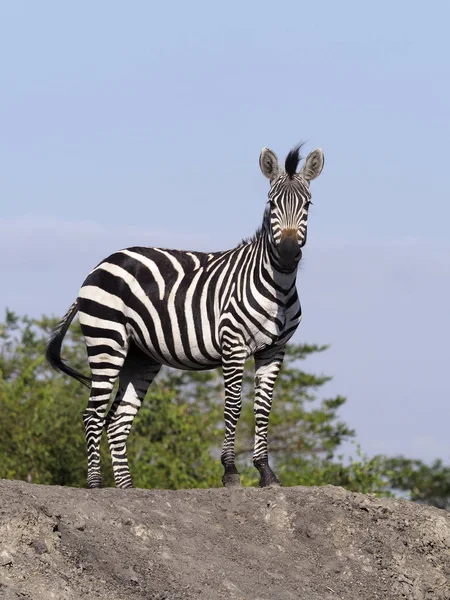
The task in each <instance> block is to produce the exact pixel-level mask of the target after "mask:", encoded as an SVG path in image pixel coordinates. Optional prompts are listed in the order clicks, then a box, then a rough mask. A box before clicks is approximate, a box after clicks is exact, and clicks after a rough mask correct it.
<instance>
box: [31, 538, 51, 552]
mask: <svg viewBox="0 0 450 600" xmlns="http://www.w3.org/2000/svg"><path fill="white" fill-rule="evenodd" d="M31 545H32V546H33V548H34V549H35V550H36V552H37V553H38V554H45V553H46V552H48V548H47V545H46V543H45V542H44V540H41V539H38V540H34V541H33V542H31Z"/></svg>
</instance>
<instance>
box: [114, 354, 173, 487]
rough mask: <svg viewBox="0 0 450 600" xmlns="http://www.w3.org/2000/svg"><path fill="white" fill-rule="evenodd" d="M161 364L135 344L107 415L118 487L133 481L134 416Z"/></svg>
mask: <svg viewBox="0 0 450 600" xmlns="http://www.w3.org/2000/svg"><path fill="white" fill-rule="evenodd" d="M160 369H161V365H160V364H159V363H157V362H155V361H153V360H152V359H151V358H150V357H149V356H147V355H146V354H144V352H142V351H141V350H139V348H137V346H135V345H131V346H130V349H129V351H128V355H127V358H126V359H125V363H124V365H123V367H122V370H121V372H120V376H119V389H118V391H117V394H116V397H115V398H114V402H113V404H112V406H111V408H110V410H109V412H108V415H107V417H106V433H107V436H108V443H109V449H110V452H111V460H112V465H113V471H114V482H115V484H116V487H118V488H131V487H133V481H132V478H131V474H130V468H129V465H128V458H127V445H126V444H127V438H128V434H129V433H130V429H131V425H132V423H133V420H134V417H135V416H136V415H137V413H138V411H139V409H140V407H141V404H142V401H143V400H144V398H145V394H146V393H147V390H148V388H149V386H150V384H151V383H152V381H153V379H154V378H155V377H156V375H157V374H158V372H159V370H160Z"/></svg>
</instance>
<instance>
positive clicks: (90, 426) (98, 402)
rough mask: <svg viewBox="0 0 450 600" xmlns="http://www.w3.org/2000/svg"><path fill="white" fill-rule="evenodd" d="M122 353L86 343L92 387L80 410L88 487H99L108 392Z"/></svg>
mask: <svg viewBox="0 0 450 600" xmlns="http://www.w3.org/2000/svg"><path fill="white" fill-rule="evenodd" d="M125 356H126V349H122V350H120V349H112V348H109V347H106V346H105V345H100V346H93V345H91V346H88V358H89V364H90V367H91V371H92V386H91V394H90V397H89V402H88V405H87V408H86V410H85V411H84V413H83V421H84V428H85V432H86V446H87V454H88V475H87V487H88V488H99V487H102V476H101V471H100V440H101V437H102V431H103V425H104V422H105V413H106V409H107V407H108V403H109V399H110V396H111V392H112V390H113V387H114V384H115V382H116V380H117V377H118V376H119V372H120V370H121V368H122V365H123V363H124V361H125Z"/></svg>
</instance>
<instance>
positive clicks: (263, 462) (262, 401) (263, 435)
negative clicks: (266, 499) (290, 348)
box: [253, 347, 284, 487]
mask: <svg viewBox="0 0 450 600" xmlns="http://www.w3.org/2000/svg"><path fill="white" fill-rule="evenodd" d="M283 358H284V347H283V348H279V349H275V352H274V350H272V349H271V351H270V353H267V354H266V355H264V354H263V353H261V354H259V355H255V407H254V413H255V447H254V451H253V464H254V465H255V467H256V468H257V469H258V471H259V474H260V480H259V485H260V487H269V486H280V485H281V483H280V481H279V479H278V477H277V476H276V475H275V473H274V472H273V471H272V469H271V468H270V466H269V455H268V451H267V431H268V427H269V417H270V410H271V408H272V395H273V388H274V386H275V381H276V379H277V376H278V373H279V371H280V367H281V364H282V362H283Z"/></svg>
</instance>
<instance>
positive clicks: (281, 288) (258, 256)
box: [249, 231, 297, 297]
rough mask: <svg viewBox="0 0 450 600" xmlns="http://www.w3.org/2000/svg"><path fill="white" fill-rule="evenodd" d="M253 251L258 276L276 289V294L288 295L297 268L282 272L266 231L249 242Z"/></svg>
mask: <svg viewBox="0 0 450 600" xmlns="http://www.w3.org/2000/svg"><path fill="white" fill-rule="evenodd" d="M249 246H250V247H252V249H253V252H254V253H255V255H254V257H255V261H254V264H255V265H258V269H257V272H258V276H259V278H260V279H261V280H264V281H265V282H266V283H267V284H268V285H270V286H271V287H272V288H273V289H275V290H276V291H277V295H280V296H283V295H284V296H286V297H287V296H289V295H290V294H291V293H292V290H293V288H295V283H296V278H297V269H295V270H294V271H291V272H289V273H286V272H283V271H282V270H281V268H280V266H279V264H278V263H277V258H276V253H275V250H274V247H273V242H272V240H271V238H270V236H269V234H268V233H267V231H262V232H261V233H260V235H259V236H258V239H256V240H254V241H252V242H250V243H249Z"/></svg>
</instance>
